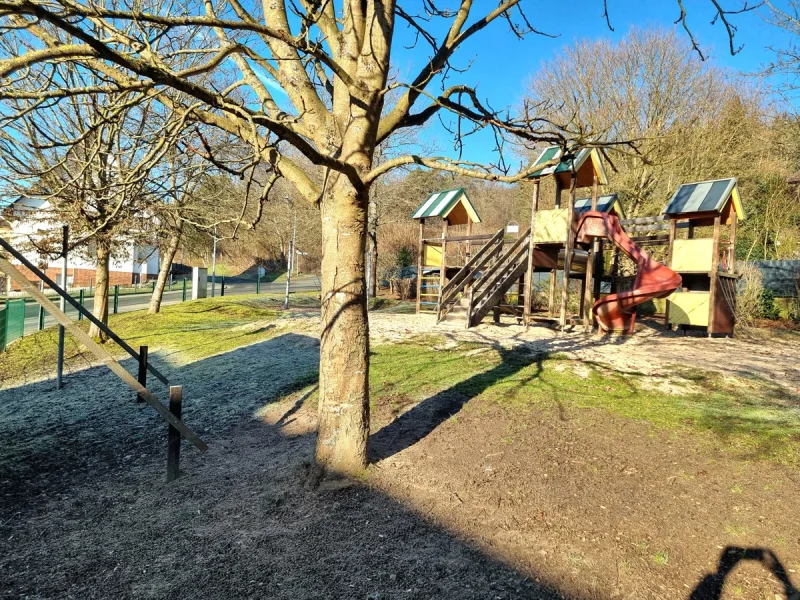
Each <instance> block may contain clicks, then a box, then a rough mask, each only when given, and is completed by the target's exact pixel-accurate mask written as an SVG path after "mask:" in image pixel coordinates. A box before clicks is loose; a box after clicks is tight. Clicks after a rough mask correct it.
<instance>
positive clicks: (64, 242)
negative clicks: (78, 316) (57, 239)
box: [56, 225, 82, 390]
mask: <svg viewBox="0 0 800 600" xmlns="http://www.w3.org/2000/svg"><path fill="white" fill-rule="evenodd" d="M68 249H69V226H68V225H64V226H63V227H62V228H61V257H62V263H61V286H62V287H63V288H64V291H66V290H67V254H68V252H67V250H68ZM81 303H82V302H81ZM59 308H60V309H61V312H64V311H66V310H67V301H66V300H64V298H63V297H62V298H61V302H60V306H59ZM63 386H64V326H63V325H59V326H58V359H57V364H56V389H57V390H60V389H61V388H62V387H63Z"/></svg>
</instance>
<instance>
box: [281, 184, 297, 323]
mask: <svg viewBox="0 0 800 600" xmlns="http://www.w3.org/2000/svg"><path fill="white" fill-rule="evenodd" d="M286 202H287V203H288V204H289V207H290V208H291V209H292V240H291V241H290V242H289V256H288V258H287V264H286V294H285V297H284V299H283V310H289V288H290V286H291V285H292V268H293V267H294V245H295V240H296V238H297V215H296V214H295V212H294V204H293V203H292V201H291V199H290V198H289V196H286Z"/></svg>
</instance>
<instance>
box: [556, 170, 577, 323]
mask: <svg viewBox="0 0 800 600" xmlns="http://www.w3.org/2000/svg"><path fill="white" fill-rule="evenodd" d="M577 181H578V178H577V174H576V173H572V177H571V178H570V185H569V211H568V212H567V215H568V217H567V241H566V244H565V245H564V285H563V286H562V288H561V313H560V316H561V319H560V323H561V327H566V326H567V304H568V303H569V274H570V270H571V269H572V249H573V248H574V247H575V241H574V238H575V187H576V184H577Z"/></svg>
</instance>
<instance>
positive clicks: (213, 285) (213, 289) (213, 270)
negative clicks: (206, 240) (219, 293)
mask: <svg viewBox="0 0 800 600" xmlns="http://www.w3.org/2000/svg"><path fill="white" fill-rule="evenodd" d="M212 254H213V256H212V257H211V297H212V298H213V297H214V294H215V292H216V289H217V226H216V225H214V247H213V250H212Z"/></svg>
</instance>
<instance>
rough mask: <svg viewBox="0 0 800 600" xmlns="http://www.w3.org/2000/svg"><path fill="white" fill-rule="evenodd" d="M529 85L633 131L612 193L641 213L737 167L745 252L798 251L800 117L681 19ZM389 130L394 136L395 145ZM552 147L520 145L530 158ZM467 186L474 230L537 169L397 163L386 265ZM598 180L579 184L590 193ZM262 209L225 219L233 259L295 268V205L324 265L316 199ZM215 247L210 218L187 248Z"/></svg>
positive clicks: (570, 111)
mask: <svg viewBox="0 0 800 600" xmlns="http://www.w3.org/2000/svg"><path fill="white" fill-rule="evenodd" d="M576 65H577V67H576ZM527 87H528V95H529V99H530V100H532V101H539V100H545V99H554V98H558V99H560V100H559V101H558V102H550V103H547V104H545V103H543V104H542V106H548V107H549V110H550V112H549V114H547V115H545V116H546V117H547V118H548V119H550V120H552V121H553V122H559V123H564V122H567V121H569V122H570V124H571V125H572V126H573V127H575V128H577V129H579V130H581V131H583V132H585V134H586V137H587V138H589V139H595V140H597V141H598V142H606V143H609V142H610V143H612V144H613V142H615V141H617V140H635V143H634V144H633V145H619V146H614V145H611V146H609V147H608V148H607V149H605V150H604V154H605V156H606V158H607V162H606V167H607V171H608V174H609V184H608V185H607V186H603V188H602V189H601V193H604V194H605V193H618V194H619V196H620V200H621V202H622V204H623V206H624V208H625V211H626V214H627V215H628V216H629V217H635V216H645V215H655V214H659V213H660V212H661V210H663V208H664V207H665V206H666V204H667V202H668V200H669V199H670V197H671V196H672V194H673V193H674V192H675V190H676V189H677V187H678V186H679V185H680V184H681V183H687V182H693V181H703V180H709V179H717V178H724V177H736V178H737V180H738V182H739V188H740V191H741V194H742V199H743V202H744V206H745V210H746V212H747V219H746V220H745V221H744V223H742V225H741V227H740V231H739V237H738V241H737V248H736V254H737V258H738V259H740V260H746V261H751V260H774V259H793V258H800V202H799V201H798V200H799V199H800V196H799V194H798V189H797V188H796V187H794V186H792V185H790V184H789V183H787V178H789V177H790V176H791V175H792V174H794V173H795V172H797V171H798V170H800V120H799V119H798V117H797V115H796V114H795V113H794V112H793V111H792V110H791V105H790V103H789V102H788V101H786V100H785V99H784V97H783V96H782V95H781V94H780V93H779V90H776V89H773V88H771V87H770V86H769V85H768V83H767V81H766V80H765V79H764V78H762V77H757V76H746V75H743V74H738V73H734V72H731V71H729V70H725V69H722V68H720V67H718V66H715V65H714V64H713V62H711V61H703V60H701V59H700V58H699V56H698V55H697V53H695V52H693V51H692V48H691V45H690V44H689V43H688V42H687V41H686V40H685V39H683V38H682V37H680V36H679V35H678V34H676V33H675V32H673V31H671V30H663V29H651V30H640V29H632V30H631V32H630V33H629V34H628V35H627V36H626V37H625V38H624V39H623V40H622V41H621V42H620V43H613V42H610V41H608V40H603V39H600V40H587V41H578V42H576V43H575V44H573V45H570V46H567V47H565V48H564V50H563V51H562V52H561V53H559V54H558V55H557V58H556V59H555V60H553V61H550V62H546V63H543V64H542V65H541V67H540V68H539V69H538V70H536V72H535V73H534V74H533V75H532V76H531V78H530V81H529V82H528V86H527ZM391 142H392V140H389V143H388V144H385V145H384V146H388V148H386V147H384V148H382V150H383V151H385V152H387V153H388V154H390V153H391ZM540 151H541V147H525V146H519V147H517V148H516V152H517V154H518V158H519V160H520V161H521V162H530V161H531V160H533V159H534V158H535V157H536V156H537V155H538V153H539V152H540ZM308 166H309V173H312V172H313V169H312V168H311V165H308ZM550 185H551V183H550V182H545V183H544V189H543V195H542V198H543V206H542V207H543V208H548V205H549V204H551V203H552V201H553V200H552V198H553V194H552V193H551V192H550V190H549V186H550ZM456 187H463V188H465V189H466V190H467V193H468V195H469V198H470V199H471V200H472V202H473V203H474V204H475V205H476V207H477V209H478V211H479V214H480V216H481V218H482V221H483V222H482V223H481V224H480V225H479V226H478V227H477V228H476V232H481V231H485V232H494V231H497V230H498V229H500V228H502V227H504V226H505V225H506V224H507V223H509V222H512V221H515V222H518V223H520V224H524V223H526V222H527V221H528V220H529V219H530V197H531V187H532V186H531V185H530V184H527V183H520V184H513V185H508V184H502V183H493V182H489V181H481V180H475V179H471V178H468V177H461V176H458V175H453V174H450V173H443V172H440V171H429V170H426V169H422V168H410V169H407V170H405V171H403V172H401V173H399V174H398V173H393V174H391V175H388V176H385V177H384V178H383V179H382V180H380V181H379V182H378V183H377V184H375V185H373V187H372V190H371V203H372V206H371V207H370V216H369V218H370V228H369V229H370V235H371V236H374V237H375V238H376V239H377V256H378V261H377V266H378V278H379V279H385V278H386V276H387V273H389V272H391V271H392V270H393V269H396V268H397V267H402V266H405V265H410V264H412V263H413V262H414V261H415V259H414V257H415V256H416V240H417V235H418V230H417V225H416V223H415V222H413V221H412V220H411V218H410V216H411V213H412V211H413V210H414V209H415V208H416V207H417V206H418V205H419V204H420V203H421V202H422V201H423V200H424V199H425V198H426V197H427V196H428V195H430V194H431V193H434V192H438V191H441V190H445V189H451V188H456ZM246 193H248V192H247V190H246V189H245V185H244V184H243V183H241V182H239V181H237V180H236V178H233V177H230V176H227V175H218V176H216V177H215V178H214V179H213V180H212V179H208V180H207V181H205V182H203V184H202V185H201V187H200V191H199V194H200V195H201V196H205V197H206V199H207V200H206V203H209V204H214V205H217V206H225V205H226V204H230V205H231V206H239V205H241V198H242V196H243V195H245V194H246ZM249 193H251V194H255V193H258V192H257V190H254V189H251V190H250V192H249ZM588 193H589V191H588V190H579V196H580V195H581V194H583V195H588ZM253 206H255V205H253ZM253 210H255V209H254V208H253ZM264 211H265V213H266V214H267V215H268V218H262V219H261V221H260V222H259V223H258V225H256V226H255V227H254V228H252V229H247V228H241V227H239V228H238V229H237V230H236V231H235V232H234V225H233V224H231V225H229V226H227V227H225V226H220V227H219V228H218V237H220V238H222V239H221V241H220V242H219V244H218V248H219V256H218V259H219V260H220V261H222V262H223V263H225V264H226V265H227V266H229V267H230V268H232V269H233V270H240V271H245V270H246V269H248V268H251V267H252V266H254V265H261V266H264V267H265V268H267V269H268V270H280V269H284V268H285V266H286V257H287V252H288V244H289V240H290V238H291V235H292V224H293V219H296V224H297V248H298V250H300V251H301V252H302V253H303V255H302V256H300V257H299V264H298V266H299V268H300V270H301V271H304V272H315V271H316V270H317V269H318V268H319V264H320V253H321V231H320V221H319V211H318V209H317V208H316V207H315V206H313V205H309V204H308V203H307V202H303V201H302V200H301V199H300V198H299V197H297V192H295V191H294V190H293V189H292V188H291V186H289V185H285V184H283V183H282V182H280V181H278V182H277V183H276V184H275V185H274V187H273V188H272V189H271V191H270V194H269V199H268V200H267V202H266V204H265V208H264ZM211 247H212V240H211V236H210V235H209V232H208V231H206V230H202V229H200V230H197V231H196V232H195V233H194V234H191V233H190V234H188V235H187V236H186V237H185V242H184V252H185V254H183V255H182V256H188V257H190V258H188V259H186V261H187V262H190V261H194V262H199V263H204V264H208V265H210V264H211ZM179 258H180V256H179V257H178V259H179Z"/></svg>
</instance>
